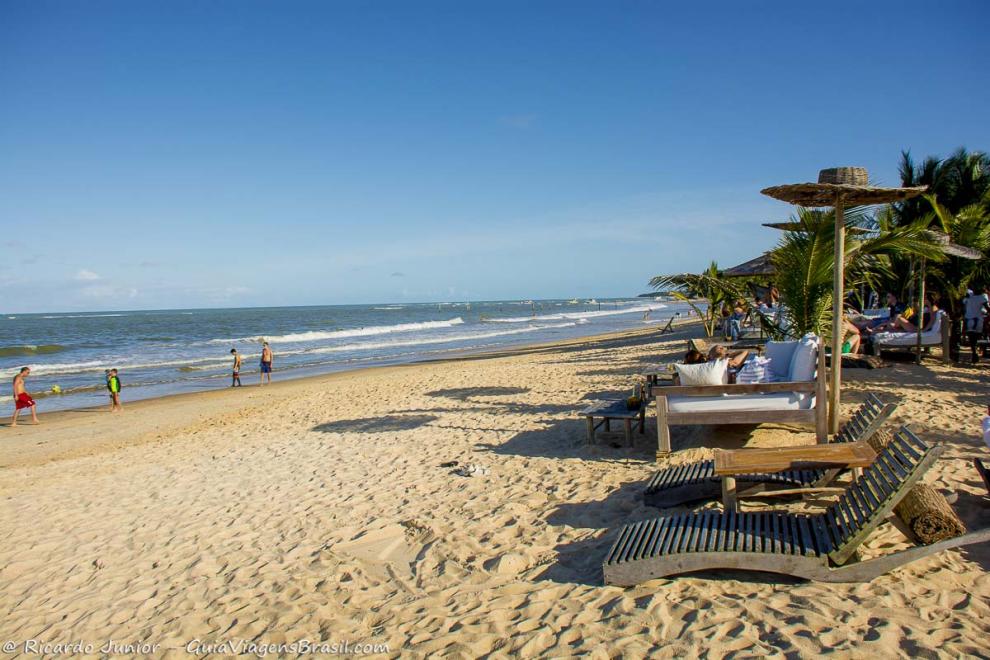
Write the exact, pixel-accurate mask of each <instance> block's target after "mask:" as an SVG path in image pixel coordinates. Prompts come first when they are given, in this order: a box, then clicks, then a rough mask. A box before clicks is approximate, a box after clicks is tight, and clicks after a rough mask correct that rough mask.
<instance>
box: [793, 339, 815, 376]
mask: <svg viewBox="0 0 990 660" xmlns="http://www.w3.org/2000/svg"><path fill="white" fill-rule="evenodd" d="M817 357H818V337H816V336H815V335H811V334H808V335H805V336H804V337H801V339H799V340H798V343H797V348H795V349H794V355H793V356H791V370H790V375H789V378H790V379H791V381H792V382H798V383H806V382H808V381H812V380H814V379H815V366H816V365H815V362H816V360H817Z"/></svg>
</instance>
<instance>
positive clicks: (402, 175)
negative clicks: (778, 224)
mask: <svg viewBox="0 0 990 660" xmlns="http://www.w3.org/2000/svg"><path fill="white" fill-rule="evenodd" d="M988 24H990V4H988V3H985V2H981V1H975V2H944V3H938V4H935V3H925V2H904V1H902V2H896V3H892V2H890V3H888V2H874V3H862V2H838V1H837V2H833V3H830V4H829V5H828V10H827V11H826V10H824V9H823V6H822V5H821V4H820V3H817V4H816V3H795V2H769V1H756V2H745V3H742V2H692V3H673V2H645V1H644V2H637V1H622V0H618V1H609V2H605V1H604V0H603V1H601V2H581V1H574V2H549V1H548V2H540V1H533V0H531V1H526V2H515V1H512V0H500V1H498V2H486V1H483V0H482V1H478V2H462V1H453V2H439V1H431V0H422V1H419V2H401V1H393V2H388V1H384V0H382V1H374V2H360V1H358V0H349V1H341V2H334V1H330V0H326V1H318V2H303V1H298V0H286V1H285V2H277V3H276V2H267V1H266V2H254V1H251V0H214V1H211V2H203V1H201V0H196V1H186V0H170V1H169V2H148V1H143V0H126V1H114V0H101V1H100V2H82V1H76V2H73V1H67V0H61V1H59V2H46V1H44V0H17V1H11V0H0V234H2V236H0V312H20V313H27V312H38V311H69V310H112V309H165V308H192V307H244V306H275V305H308V304H314V305H315V304H351V303H372V302H401V301H453V300H501V299H520V298H571V297H619V296H629V295H636V294H638V293H641V292H644V291H647V290H648V286H647V282H648V280H649V278H650V277H652V276H654V275H657V274H668V273H676V272H685V271H688V272H697V271H699V270H701V269H702V268H704V267H705V266H706V265H707V264H708V263H709V262H710V261H712V260H716V261H718V263H719V264H720V265H722V266H726V267H727V266H731V265H734V264H737V263H740V262H743V261H746V260H748V259H750V258H752V257H755V256H757V255H759V254H760V253H762V252H763V251H765V250H767V249H769V248H771V247H772V246H773V245H774V243H775V242H776V240H777V239H778V238H779V236H778V235H776V233H775V232H774V231H773V230H770V229H766V228H763V227H761V226H760V223H762V222H768V221H774V220H782V219H785V218H786V217H787V216H788V215H789V214H790V213H791V212H792V208H791V207H789V206H788V205H786V204H784V203H782V202H778V201H774V200H772V199H770V198H767V197H764V196H762V195H761V194H760V192H759V191H760V189H762V188H764V187H767V186H770V185H775V184H782V183H793V182H798V181H813V180H816V178H817V174H818V170H819V169H821V168H824V167H833V166H839V165H855V166H862V167H866V168H868V169H869V171H870V176H871V179H873V180H874V181H876V182H877V183H880V184H886V185H896V184H897V183H898V176H897V164H898V161H899V158H900V152H901V151H902V150H910V151H911V153H912V154H913V155H914V156H915V157H916V158H917V159H920V158H923V157H925V156H928V155H936V156H945V155H948V154H949V153H950V152H951V151H953V150H954V149H956V148H958V147H961V146H965V147H966V148H968V149H970V150H979V151H983V150H986V149H988V148H990V122H987V111H986V109H987V108H988V107H990V84H988V82H990V81H988V73H987V62H990V41H988V40H987V39H986V38H985V31H986V26H987V25H988Z"/></svg>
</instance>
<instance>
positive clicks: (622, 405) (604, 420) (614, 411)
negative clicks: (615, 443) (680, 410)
mask: <svg viewBox="0 0 990 660" xmlns="http://www.w3.org/2000/svg"><path fill="white" fill-rule="evenodd" d="M581 415H583V416H584V417H586V418H587V422H588V444H589V445H590V444H594V442H595V431H597V430H598V428H599V427H601V426H604V427H605V430H606V431H610V430H611V429H610V428H609V426H610V424H609V423H610V422H611V420H613V419H621V420H622V424H623V430H624V432H625V438H626V444H627V445H629V446H630V447H632V446H633V439H632V427H633V421H636V423H637V425H638V428H639V433H640V435H643V434H644V433H645V432H646V402H645V401H643V400H641V401H640V404H639V408H637V409H635V410H630V409H629V406H628V405H626V400H625V399H622V400H621V401H600V402H598V403H596V404H594V405H591V406H588V407H587V408H585V409H584V410H582V411H581ZM595 418H599V419H601V421H600V422H598V423H595Z"/></svg>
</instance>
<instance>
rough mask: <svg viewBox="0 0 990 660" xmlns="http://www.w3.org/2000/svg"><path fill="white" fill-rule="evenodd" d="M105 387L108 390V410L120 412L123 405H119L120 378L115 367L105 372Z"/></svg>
mask: <svg viewBox="0 0 990 660" xmlns="http://www.w3.org/2000/svg"><path fill="white" fill-rule="evenodd" d="M107 389H108V390H110V412H120V411H121V410H123V409H124V407H123V406H122V405H120V378H119V377H118V376H117V370H116V369H111V370H110V372H109V373H108V374H107Z"/></svg>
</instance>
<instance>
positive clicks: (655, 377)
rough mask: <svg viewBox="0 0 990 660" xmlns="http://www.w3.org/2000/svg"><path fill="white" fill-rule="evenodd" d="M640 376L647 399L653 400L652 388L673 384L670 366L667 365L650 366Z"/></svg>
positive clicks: (672, 373)
mask: <svg viewBox="0 0 990 660" xmlns="http://www.w3.org/2000/svg"><path fill="white" fill-rule="evenodd" d="M640 376H641V377H642V378H643V381H644V382H645V383H646V395H647V397H649V398H653V388H654V387H663V386H665V385H673V384H674V372H673V371H671V370H670V365H667V364H653V365H650V366H649V367H647V369H646V371H644V372H643V373H641V374H640Z"/></svg>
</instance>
